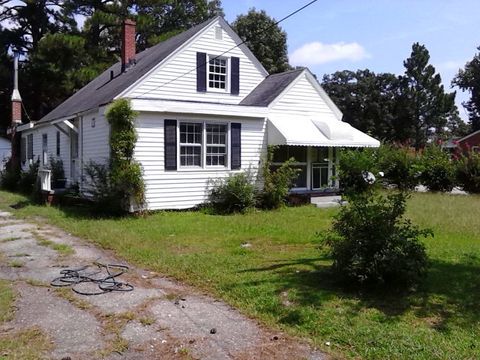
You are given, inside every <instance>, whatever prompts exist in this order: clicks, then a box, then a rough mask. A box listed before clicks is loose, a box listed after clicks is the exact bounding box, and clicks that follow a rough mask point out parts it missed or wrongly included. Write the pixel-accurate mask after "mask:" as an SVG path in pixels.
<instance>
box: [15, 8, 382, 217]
mask: <svg viewBox="0 0 480 360" xmlns="http://www.w3.org/2000/svg"><path fill="white" fill-rule="evenodd" d="M123 34H124V36H123V37H124V38H123V51H122V61H121V62H119V63H117V64H115V65H113V66H112V67H110V68H109V69H108V70H106V71H105V72H104V73H103V74H101V75H100V76H98V77H97V78H96V79H94V80H93V81H92V82H90V83H89V84H87V85H86V86H85V87H84V88H82V89H81V90H79V91H78V92H77V93H75V94H74V95H73V96H71V97H70V98H69V99H67V100H66V101H65V102H63V103H62V104H61V105H59V106H58V107H57V108H56V109H54V110H53V111H52V112H50V113H49V114H47V115H46V116H45V117H43V118H42V119H41V120H39V121H37V122H35V123H29V124H25V125H22V126H20V127H19V128H18V130H19V131H21V132H22V135H21V138H22V149H23V151H22V164H23V166H24V167H26V166H27V165H28V163H29V162H30V161H32V160H33V159H37V158H39V159H40V161H41V164H42V165H47V163H48V161H49V158H50V157H57V158H60V159H62V160H63V164H64V169H65V174H66V176H67V178H68V183H69V184H73V183H78V185H79V186H80V189H85V187H86V184H85V176H84V166H85V164H87V163H88V162H89V161H90V160H93V161H95V162H103V163H105V162H106V161H107V160H108V157H109V153H110V148H109V125H108V123H107V122H106V120H105V110H106V108H107V106H108V104H109V103H111V102H112V101H113V100H115V99H118V98H128V99H130V100H131V105H132V107H133V109H134V110H136V111H138V113H139V115H138V118H137V120H136V129H137V133H138V142H137V144H136V148H135V157H136V159H137V160H138V161H139V162H140V164H141V166H142V167H143V173H144V180H145V184H146V200H147V206H148V208H149V209H152V210H153V209H183V208H190V207H193V206H195V205H198V204H200V203H202V202H204V201H205V200H206V197H207V193H208V183H209V180H210V179H217V178H223V177H226V176H228V175H229V174H232V173H236V172H239V171H246V170H249V171H252V172H253V173H254V174H256V173H257V171H258V169H259V167H260V166H261V161H262V159H263V158H264V156H265V154H266V150H267V146H268V145H280V147H279V148H278V150H277V153H276V155H275V161H278V162H281V161H284V160H286V159H288V158H290V157H291V156H294V157H295V159H296V161H297V162H296V166H298V168H299V169H301V173H300V176H299V178H298V180H297V183H296V187H295V188H294V189H293V190H292V191H303V192H316V191H319V190H323V189H325V188H335V187H337V186H338V183H336V182H335V181H334V180H333V179H332V177H333V176H334V175H335V168H336V159H337V157H336V155H337V149H339V148H343V147H377V146H379V142H378V141H377V140H375V139H373V138H371V137H370V136H368V135H366V134H364V133H362V132H360V131H358V130H356V129H354V128H353V127H351V126H350V125H349V124H347V123H345V122H342V114H341V112H340V111H339V110H338V108H337V107H336V106H335V104H334V103H333V102H332V101H331V100H330V98H329V97H328V95H327V94H326V93H325V91H324V90H323V89H322V88H321V86H320V85H319V83H318V82H317V80H316V79H315V77H314V76H313V75H312V73H311V72H310V71H309V70H308V69H297V70H292V71H287V72H285V73H281V74H274V75H269V74H268V73H267V71H266V70H265V69H264V68H263V66H262V65H261V64H260V62H259V61H258V60H257V59H256V58H255V56H254V55H253V54H252V52H251V51H250V50H249V49H248V48H247V47H246V46H245V45H243V44H242V41H241V39H240V38H239V37H238V35H237V34H235V32H234V31H233V30H232V29H231V28H230V26H229V25H228V24H227V23H226V22H225V21H224V20H223V19H222V18H221V17H216V18H213V19H210V20H208V21H206V22H204V23H202V24H200V25H198V26H195V27H193V28H191V29H189V30H187V31H185V32H183V33H181V34H179V35H177V36H175V37H172V38H170V39H168V40H166V41H164V42H162V43H159V44H157V45H155V46H153V47H151V48H149V49H147V50H145V51H143V52H141V53H138V54H136V53H135V23H133V22H132V21H128V20H127V21H126V22H125V25H124V32H123Z"/></svg>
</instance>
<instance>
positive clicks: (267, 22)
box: [232, 8, 290, 74]
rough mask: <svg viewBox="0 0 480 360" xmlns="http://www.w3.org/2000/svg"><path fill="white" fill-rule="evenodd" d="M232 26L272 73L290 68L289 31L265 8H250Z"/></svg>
mask: <svg viewBox="0 0 480 360" xmlns="http://www.w3.org/2000/svg"><path fill="white" fill-rule="evenodd" d="M232 27H233V29H234V30H235V31H236V33H237V34H238V35H239V36H240V38H241V39H242V40H243V41H245V43H246V44H247V46H248V48H249V49H250V50H251V51H252V52H253V54H254V55H255V56H256V57H257V59H258V60H259V61H260V62H261V63H262V65H263V66H264V67H265V69H266V70H267V71H268V72H269V73H270V74H275V73H279V72H283V71H286V70H288V69H290V65H289V64H288V56H287V33H286V32H285V31H283V30H282V28H281V27H280V26H279V25H277V24H276V21H275V19H273V18H271V17H270V16H268V15H267V13H266V12H265V11H264V10H261V11H257V10H255V8H252V9H250V10H249V11H248V13H247V14H246V15H239V16H238V17H237V18H236V19H235V21H234V22H233V24H232Z"/></svg>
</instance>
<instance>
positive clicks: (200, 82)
mask: <svg viewBox="0 0 480 360" xmlns="http://www.w3.org/2000/svg"><path fill="white" fill-rule="evenodd" d="M197 91H198V92H205V91H207V54H206V53H202V52H197Z"/></svg>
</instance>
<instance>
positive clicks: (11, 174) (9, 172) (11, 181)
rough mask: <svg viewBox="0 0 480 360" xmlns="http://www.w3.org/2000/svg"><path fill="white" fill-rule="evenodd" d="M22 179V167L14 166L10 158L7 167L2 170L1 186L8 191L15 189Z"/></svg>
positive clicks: (0, 174) (0, 175) (0, 172)
mask: <svg viewBox="0 0 480 360" xmlns="http://www.w3.org/2000/svg"><path fill="white" fill-rule="evenodd" d="M19 180H20V169H19V168H18V167H17V168H16V169H15V168H13V166H12V164H11V162H10V160H8V161H7V162H6V164H5V169H4V170H3V171H0V187H1V188H2V189H5V190H8V191H15V190H17V187H18V181H19Z"/></svg>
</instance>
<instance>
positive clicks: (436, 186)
mask: <svg viewBox="0 0 480 360" xmlns="http://www.w3.org/2000/svg"><path fill="white" fill-rule="evenodd" d="M420 180H421V183H422V184H423V185H425V186H426V187H427V188H428V190H430V191H442V192H444V191H452V189H453V187H454V186H455V169H454V166H453V164H452V162H451V161H450V157H449V155H448V153H447V152H445V151H443V150H442V149H441V148H440V146H438V145H434V144H431V145H429V146H427V147H426V148H425V150H424V152H423V154H422V174H421V179H420Z"/></svg>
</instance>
